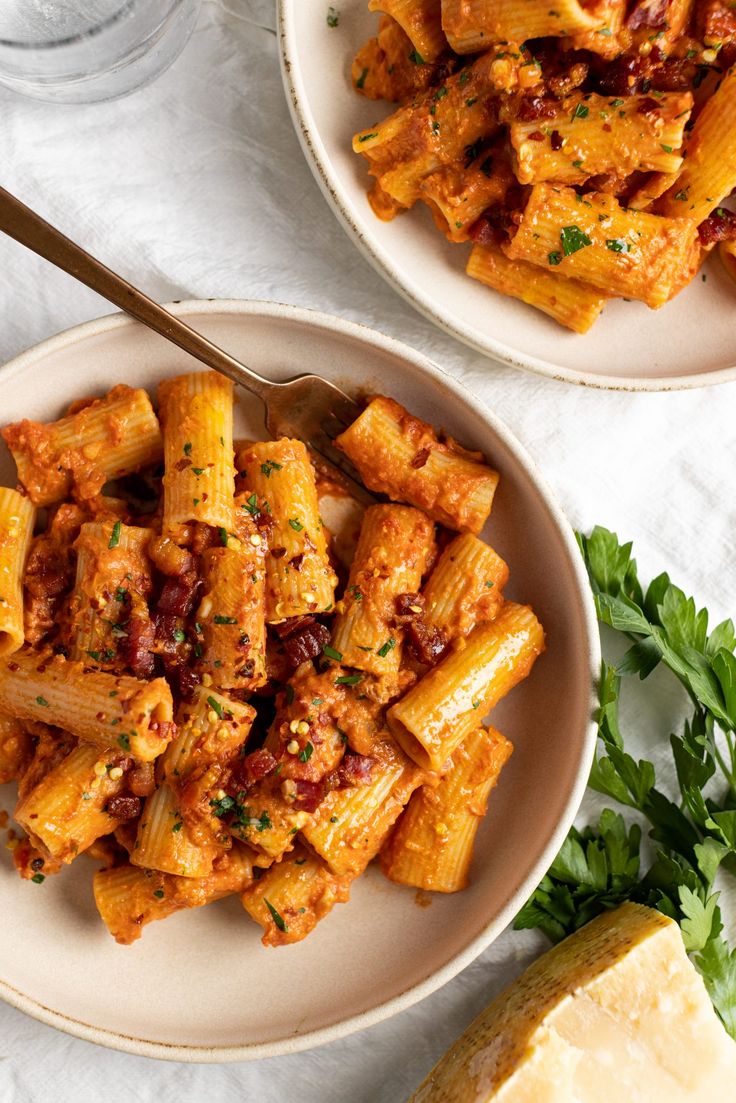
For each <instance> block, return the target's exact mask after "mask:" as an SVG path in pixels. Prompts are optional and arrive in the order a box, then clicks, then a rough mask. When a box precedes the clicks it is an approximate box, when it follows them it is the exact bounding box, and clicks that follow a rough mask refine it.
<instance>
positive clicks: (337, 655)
mask: <svg viewBox="0 0 736 1103" xmlns="http://www.w3.org/2000/svg"><path fill="white" fill-rule="evenodd" d="M322 654H323V655H326V656H327V658H328V659H334V660H335V662H336V663H339V662H341V661H342V652H341V651H335V648H334V647H330V645H329V644H328V643H326V644H325V645H324V647H323V648H322Z"/></svg>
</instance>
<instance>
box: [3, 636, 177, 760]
mask: <svg viewBox="0 0 736 1103" xmlns="http://www.w3.org/2000/svg"><path fill="white" fill-rule="evenodd" d="M0 709H3V710H4V711H5V712H8V713H10V715H11V716H15V717H18V718H19V719H20V720H40V721H41V723H46V724H51V725H53V726H54V727H58V728H63V729H64V730H65V731H68V732H71V733H72V734H73V735H76V736H78V738H79V739H82V740H85V741H86V742H88V743H94V744H95V745H96V746H97V747H112V748H116V749H117V750H123V751H126V752H127V753H129V754H132V755H133V757H134V758H137V759H140V761H141V762H151V761H153V759H154V758H156V757H157V756H158V755H160V754H161V752H162V751H163V750H164V748H165V747H166V744H167V743H168V741H169V739H170V738H171V735H172V733H173V724H172V714H173V704H172V700H171V690H170V689H169V687H168V685H167V684H166V681H165V680H164V679H163V678H154V679H153V680H152V681H150V682H144V681H140V680H139V679H137V678H131V677H128V676H125V675H123V676H115V675H114V674H105V673H104V672H102V671H94V670H87V669H85V667H84V665H83V664H82V663H76V662H70V661H68V660H66V659H64V658H62V656H61V655H53V656H52V655H50V654H48V653H39V652H34V651H30V650H28V649H25V648H24V649H23V650H22V651H17V652H16V653H15V654H14V655H13V656H12V657H11V658H10V659H9V660H7V661H5V662H1V663H0Z"/></svg>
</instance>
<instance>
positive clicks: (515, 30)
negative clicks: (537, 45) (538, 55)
mask: <svg viewBox="0 0 736 1103" xmlns="http://www.w3.org/2000/svg"><path fill="white" fill-rule="evenodd" d="M601 26H603V23H602V22H601V21H600V20H599V19H596V18H595V17H594V16H591V15H589V14H588V12H587V11H586V10H585V8H583V7H581V6H580V4H579V3H578V0H561V2H560V3H557V0H555V6H554V8H550V6H549V4H548V3H546V0H530V2H527V3H524V4H520V3H519V0H442V28H443V30H444V32H445V34H446V36H447V41H448V42H449V43H450V46H451V47H452V49H453V50H454V51H455V53H456V54H473V53H476V52H477V51H478V50H485V49H489V48H490V47H492V46H493V45H494V44H495V43H500V44H501V46H502V47H503V45H505V44H506V43H508V42H526V40H527V39H529V38H546V37H548V36H549V37H555V38H562V37H565V36H567V35H575V34H581V33H583V32H585V31H595V30H597V29H598V28H599V27H601Z"/></svg>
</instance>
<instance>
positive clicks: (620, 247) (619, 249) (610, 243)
mask: <svg viewBox="0 0 736 1103" xmlns="http://www.w3.org/2000/svg"><path fill="white" fill-rule="evenodd" d="M630 248H631V246H630V245H629V243H628V242H627V241H622V240H621V238H619V237H614V238H608V239H607V241H606V249H610V250H611V252H612V253H628V252H629V250H630Z"/></svg>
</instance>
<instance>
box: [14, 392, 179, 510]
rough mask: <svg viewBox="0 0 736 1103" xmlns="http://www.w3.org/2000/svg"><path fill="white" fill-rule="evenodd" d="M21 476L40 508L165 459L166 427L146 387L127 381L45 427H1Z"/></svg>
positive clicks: (89, 493)
mask: <svg viewBox="0 0 736 1103" xmlns="http://www.w3.org/2000/svg"><path fill="white" fill-rule="evenodd" d="M2 435H3V439H4V440H5V443H6V444H7V446H8V448H9V449H10V451H11V452H12V454H13V459H14V460H15V462H16V466H17V468H18V478H19V480H20V482H21V483H22V484H23V486H24V487H25V490H26V492H27V494H28V497H29V498H30V499H31V501H32V502H33V504H34V505H36V506H48V505H51V504H52V503H53V502H58V501H61V499H62V498H67V497H69V495H70V494H71V493H72V491H74V493H75V495H76V496H77V497H79V498H93V497H94V496H95V495H96V494H99V492H100V491H101V490H102V487H103V486H104V484H105V483H106V482H107V481H108V480H109V479H116V478H118V477H119V476H121V475H128V474H130V472H131V471H137V470H138V469H139V468H141V467H147V466H148V465H149V464H152V463H155V462H156V460H158V459H160V457H161V430H160V428H159V424H158V421H157V419H156V415H155V414H154V412H153V407H152V406H151V400H150V399H149V397H148V395H147V394H146V392H145V391H142V390H133V389H132V388H131V387H126V386H125V385H124V384H122V383H121V384H119V385H118V386H117V387H113V389H112V390H111V391H110V392H109V394H107V395H105V397H104V398H96V399H94V400H93V401H91V402H86V403H75V408H74V412H72V413H70V414H69V415H68V416H67V417H63V418H62V419H61V420H60V421H55V422H52V423H51V424H49V425H41V424H39V423H38V422H36V421H19V422H17V423H16V424H14V425H8V426H7V427H6V428H5V429H3V430H2Z"/></svg>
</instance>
